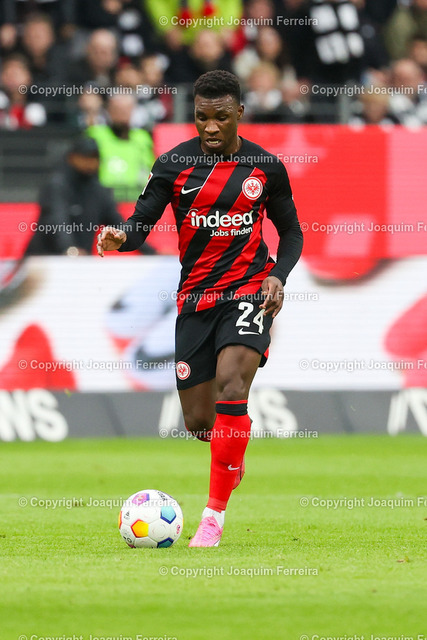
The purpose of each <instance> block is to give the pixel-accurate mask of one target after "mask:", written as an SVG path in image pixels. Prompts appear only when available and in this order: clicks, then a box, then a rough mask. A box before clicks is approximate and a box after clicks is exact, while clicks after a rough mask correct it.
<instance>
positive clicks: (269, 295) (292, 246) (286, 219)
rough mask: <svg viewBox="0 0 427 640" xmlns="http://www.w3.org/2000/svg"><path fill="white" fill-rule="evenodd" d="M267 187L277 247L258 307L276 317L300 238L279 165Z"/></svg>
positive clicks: (283, 174)
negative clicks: (270, 184)
mask: <svg viewBox="0 0 427 640" xmlns="http://www.w3.org/2000/svg"><path fill="white" fill-rule="evenodd" d="M270 188H271V191H270V195H269V198H268V201H267V215H268V217H269V218H270V220H271V221H272V222H273V224H274V226H275V227H276V229H277V233H278V234H279V245H278V248H277V261H276V265H275V266H274V267H273V268H272V270H271V271H270V274H269V276H268V277H267V278H266V279H265V280H264V282H263V283H262V290H263V292H264V295H265V299H264V302H263V304H262V305H260V306H261V308H263V309H265V312H266V314H270V313H272V314H273V318H275V317H276V316H277V314H278V313H279V311H280V309H281V308H282V305H283V287H284V285H285V284H286V280H287V277H288V275H289V274H290V272H291V271H292V269H293V268H294V266H295V265H296V263H297V262H298V260H299V258H300V255H301V252H302V246H303V235H302V231H301V227H300V224H299V221H298V216H297V211H296V209H295V205H294V201H293V198H292V191H291V187H290V184H289V178H288V174H287V172H286V169H285V167H284V166H283V164H282V163H281V162H280V163H279V171H278V173H277V175H276V176H275V180H272V186H271V187H270Z"/></svg>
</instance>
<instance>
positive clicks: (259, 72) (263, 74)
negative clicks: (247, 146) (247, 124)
mask: <svg viewBox="0 0 427 640" xmlns="http://www.w3.org/2000/svg"><path fill="white" fill-rule="evenodd" d="M280 81H281V77H280V72H279V70H278V68H277V67H276V66H275V65H274V64H273V63H272V62H260V63H259V64H258V66H256V67H254V68H253V69H252V71H251V73H250V75H249V78H248V79H247V83H246V86H247V89H248V91H247V93H246V94H245V100H244V102H245V115H247V116H248V119H249V120H250V121H251V122H296V121H297V120H298V118H297V117H296V116H295V114H294V113H293V112H292V110H291V109H290V108H289V107H288V106H287V105H286V104H285V103H284V101H283V96H282V90H281V85H280Z"/></svg>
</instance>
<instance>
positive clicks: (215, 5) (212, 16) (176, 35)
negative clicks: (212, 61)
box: [145, 0, 243, 52]
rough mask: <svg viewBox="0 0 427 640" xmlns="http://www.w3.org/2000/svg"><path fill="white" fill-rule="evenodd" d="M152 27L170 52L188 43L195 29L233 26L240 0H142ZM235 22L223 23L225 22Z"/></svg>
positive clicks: (238, 15) (236, 27)
mask: <svg viewBox="0 0 427 640" xmlns="http://www.w3.org/2000/svg"><path fill="white" fill-rule="evenodd" d="M145 3H146V9H147V11H148V14H149V17H150V20H151V24H152V27H153V29H154V30H155V32H156V33H158V34H159V36H160V37H161V38H162V40H164V42H165V44H166V47H167V48H168V50H169V51H171V52H174V51H178V50H179V49H181V48H182V47H183V46H184V45H188V44H191V43H192V42H193V41H194V39H195V37H196V35H197V34H198V33H199V31H201V30H204V29H206V28H208V29H212V30H214V31H216V32H221V33H222V32H223V30H224V29H227V31H229V30H232V31H234V30H236V29H238V27H239V20H240V18H241V17H242V14H243V3H242V0H216V1H215V2H212V1H211V0H145ZM233 21H236V23H237V24H232V25H231V26H227V23H228V22H233Z"/></svg>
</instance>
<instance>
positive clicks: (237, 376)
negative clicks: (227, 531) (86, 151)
mask: <svg viewBox="0 0 427 640" xmlns="http://www.w3.org/2000/svg"><path fill="white" fill-rule="evenodd" d="M243 109H244V107H243V105H242V104H241V99H240V86H239V83H238V80H237V78H236V77H235V76H234V75H233V74H231V73H229V72H226V71H222V70H218V71H210V72H208V73H205V74H203V75H202V76H200V78H199V79H198V80H197V81H196V83H195V85H194V113H195V124H196V128H197V131H198V134H199V135H198V137H195V138H192V139H191V140H188V141H187V142H184V143H182V144H179V145H178V146H176V147H175V148H174V149H172V150H171V151H170V152H168V153H166V154H162V155H161V156H160V157H159V158H158V159H157V160H156V162H155V163H154V166H153V169H152V173H151V174H150V178H149V181H148V183H147V185H146V187H145V189H144V191H143V192H142V194H141V195H140V197H139V199H138V201H137V203H136V207H135V212H134V214H133V215H132V216H131V218H129V220H128V221H127V222H126V223H125V228H126V231H124V230H122V229H111V228H105V229H104V230H103V231H102V232H101V233H100V234H99V237H98V253H99V255H100V256H103V254H104V251H112V250H114V249H118V250H119V251H133V250H134V249H136V248H138V247H139V246H140V245H141V244H142V243H143V242H144V240H145V239H146V237H147V235H148V233H149V232H150V230H151V228H152V227H153V226H154V225H155V224H156V222H157V221H158V220H159V219H160V217H161V215H162V213H163V211H164V209H165V207H166V205H167V204H168V203H169V202H170V203H171V204H172V208H173V211H174V214H175V218H176V225H177V230H178V234H179V252H180V261H181V265H182V271H181V280H180V283H179V287H178V295H177V301H178V302H177V305H178V318H177V322H176V333H175V359H176V379H177V387H178V391H179V396H180V401H181V406H182V411H183V414H184V421H185V425H186V428H187V429H188V430H189V431H190V432H193V433H195V434H196V435H197V437H198V438H199V439H200V440H205V441H209V442H210V447H211V468H210V486H209V500H208V503H207V506H206V508H205V510H204V511H203V514H202V520H201V522H200V525H199V528H198V530H197V533H196V535H195V536H194V537H193V538H192V540H191V542H190V545H189V546H190V547H213V546H218V544H219V541H220V539H221V535H222V532H223V527H224V516H225V509H226V506H227V502H228V500H229V498H230V494H231V491H232V490H233V488H235V487H236V486H237V485H238V484H239V482H240V480H241V478H242V476H243V473H244V453H245V450H246V446H247V444H248V441H249V437H250V431H251V420H250V418H249V416H248V412H247V403H248V395H249V389H250V386H251V383H252V380H253V378H254V376H255V373H256V371H257V369H258V367H260V366H263V365H264V364H265V362H266V358H267V350H268V346H269V343H270V328H271V326H272V322H273V318H275V317H276V316H277V314H278V313H279V311H280V309H281V307H282V304H283V285H284V284H285V282H286V278H287V276H288V274H289V272H290V271H291V269H292V268H293V267H294V265H295V264H296V262H297V261H298V259H299V257H300V254H301V249H302V233H301V229H300V225H299V222H298V218H297V215H296V210H295V206H294V202H293V199H292V192H291V188H290V185H289V179H288V175H287V173H286V169H285V167H284V166H283V164H282V163H281V162H280V160H279V159H278V158H277V157H276V156H274V155H272V154H271V153H268V152H267V151H265V150H264V149H263V148H262V147H260V146H258V145H256V144H254V143H252V142H250V141H249V140H246V139H244V138H241V137H240V136H239V135H238V131H237V128H238V123H239V120H240V119H241V117H242V115H243ZM265 215H267V216H268V217H269V218H270V219H271V220H272V222H273V224H274V225H275V227H276V229H277V232H278V235H279V238H280V239H279V246H278V250H277V262H274V260H273V259H272V258H271V257H270V256H269V253H268V249H267V246H266V244H265V243H264V241H263V238H262V221H263V218H264V216H265Z"/></svg>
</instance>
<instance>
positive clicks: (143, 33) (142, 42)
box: [78, 0, 154, 58]
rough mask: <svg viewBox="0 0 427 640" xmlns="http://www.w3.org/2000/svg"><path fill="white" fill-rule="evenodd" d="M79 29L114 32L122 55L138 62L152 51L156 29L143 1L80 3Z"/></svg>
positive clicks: (86, 1) (119, 0) (82, 0)
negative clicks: (109, 30) (112, 30)
mask: <svg viewBox="0 0 427 640" xmlns="http://www.w3.org/2000/svg"><path fill="white" fill-rule="evenodd" d="M78 23H79V26H82V27H85V28H87V29H90V30H91V31H92V30H93V29H100V28H103V29H114V30H115V31H116V32H117V33H118V36H119V43H120V51H121V53H122V54H123V55H125V56H128V57H131V58H137V57H139V56H141V55H142V54H143V53H144V52H146V51H147V50H152V48H153V45H154V40H153V37H152V34H153V29H152V26H151V23H150V20H149V18H148V16H147V14H146V12H145V8H144V3H143V1H142V0H80V2H79V4H78Z"/></svg>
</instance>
